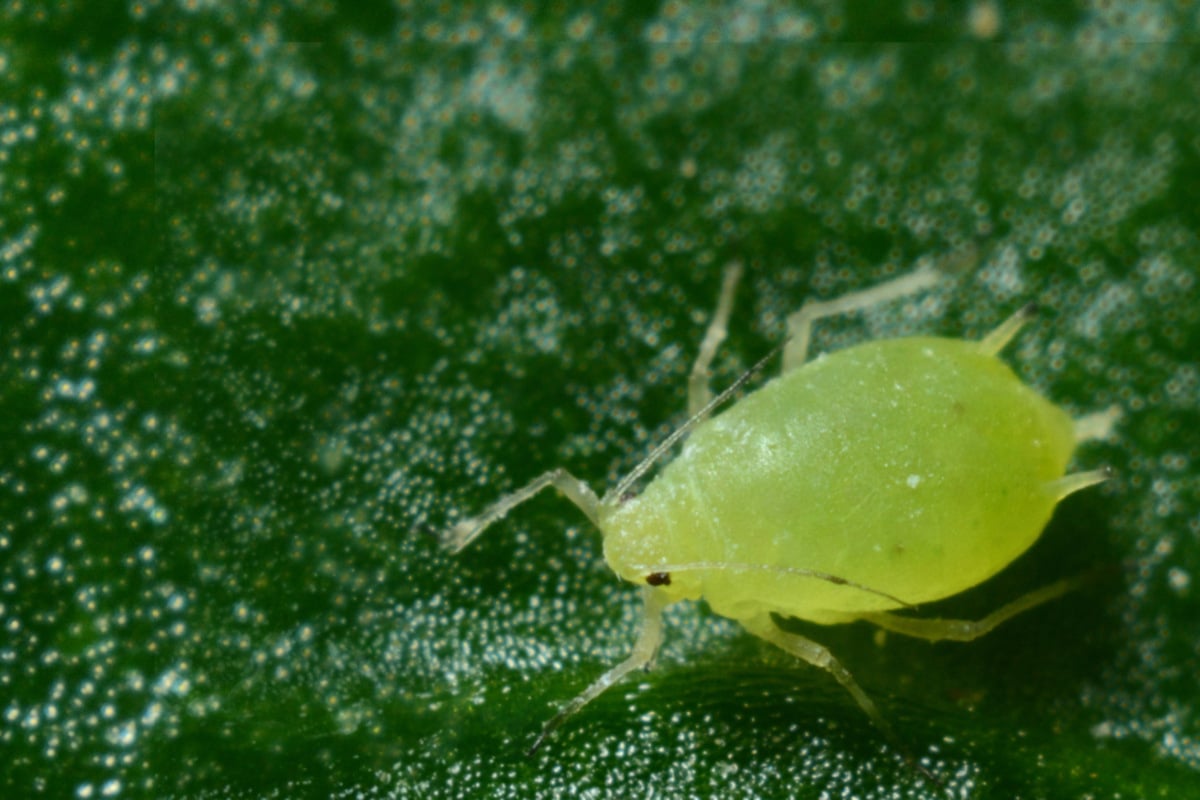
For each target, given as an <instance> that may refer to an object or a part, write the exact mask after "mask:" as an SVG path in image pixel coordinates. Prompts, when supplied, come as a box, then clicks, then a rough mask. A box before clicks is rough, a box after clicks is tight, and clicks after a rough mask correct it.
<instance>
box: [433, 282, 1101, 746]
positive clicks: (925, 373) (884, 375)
mask: <svg viewBox="0 0 1200 800" xmlns="http://www.w3.org/2000/svg"><path fill="white" fill-rule="evenodd" d="M739 275H740V268H739V267H738V266H737V265H734V266H732V267H731V268H730V269H729V270H728V271H727V273H726V276H725V282H724V285H723V287H722V291H721V296H720V300H719V302H718V305H717V311H716V314H715V315H714V317H713V320H712V322H711V323H710V324H709V327H708V330H707V332H706V335H705V337H704V341H703V343H702V345H701V347H700V354H699V356H698V358H697V360H696V363H695V365H694V367H693V369H692V374H691V380H690V382H689V397H688V407H689V412H690V418H689V419H688V421H687V422H686V423H685V424H684V425H683V426H682V427H680V428H679V429H677V430H676V431H675V432H674V433H672V434H671V435H670V436H669V437H668V438H667V439H666V440H665V441H664V442H663V443H662V444H661V445H659V446H658V447H657V448H656V449H655V450H654V452H652V453H651V454H650V456H649V457H648V458H646V459H645V460H644V461H643V462H642V463H641V464H639V465H638V466H637V467H636V468H635V469H634V470H633V472H632V473H630V474H629V475H628V476H627V477H625V478H624V479H623V480H622V481H621V482H620V483H618V484H617V485H616V486H615V487H613V488H612V489H611V490H609V491H608V492H607V493H606V494H605V495H604V497H603V498H597V496H596V495H595V494H594V493H593V492H592V490H591V489H590V488H588V486H587V485H586V484H584V483H583V482H581V481H579V480H577V479H576V478H574V477H572V476H571V475H570V474H569V473H567V472H566V470H563V469H561V468H560V469H556V470H553V471H551V472H548V473H546V474H544V475H542V476H540V477H539V478H537V479H536V480H534V481H532V482H531V483H529V484H528V485H527V486H525V487H524V488H522V489H520V490H518V491H516V492H513V493H512V494H509V495H505V496H504V497H502V498H500V499H499V500H498V501H496V502H495V503H494V504H493V505H491V506H490V507H489V508H487V509H486V510H485V511H484V512H483V513H482V514H480V515H479V516H477V517H473V518H470V519H464V520H462V521H460V522H458V523H457V524H455V525H454V526H453V527H452V528H451V529H450V530H448V531H447V532H446V534H445V536H444V537H443V538H444V540H445V542H446V544H447V545H448V546H449V547H450V548H451V549H452V550H454V551H458V550H460V549H462V548H463V547H465V546H466V545H467V544H468V543H470V542H471V541H472V540H473V539H474V538H475V537H477V536H478V535H479V534H480V533H482V532H483V530H484V529H485V528H487V527H488V526H489V525H491V524H492V523H493V522H496V521H497V520H499V519H501V518H502V517H503V516H504V515H505V514H507V513H508V512H509V511H510V510H511V509H512V508H513V507H514V506H516V505H518V504H520V503H522V502H524V501H525V500H527V499H529V498H530V497H531V496H533V495H534V494H535V493H537V492H538V491H540V490H541V489H543V488H545V487H547V486H554V487H555V488H557V489H558V490H559V491H560V492H562V494H564V495H566V497H567V498H568V499H570V500H571V501H572V502H573V503H575V505H577V506H578V507H579V508H580V509H581V510H582V511H583V512H584V513H585V514H586V515H587V516H588V518H589V519H591V520H592V522H593V523H595V525H596V526H597V527H598V528H599V529H600V531H601V533H602V534H603V536H604V556H605V558H606V559H607V561H608V563H609V565H610V566H611V567H612V568H613V570H614V571H615V572H616V573H617V574H618V575H620V576H621V577H622V578H624V579H625V580H628V581H630V582H632V583H635V584H640V585H641V586H642V597H643V601H644V616H643V621H642V630H641V634H640V635H639V637H638V640H637V643H636V644H635V646H634V649H633V653H632V654H630V656H629V657H628V658H627V659H625V661H623V662H621V663H620V664H618V665H617V666H615V667H613V668H612V669H610V670H609V671H608V672H606V673H605V674H604V675H602V676H601V677H600V679H599V680H597V681H596V682H595V683H593V684H592V685H591V686H590V687H588V688H587V690H585V691H584V692H583V693H582V694H580V695H579V696H578V697H576V698H575V699H573V700H572V701H571V702H569V703H567V704H566V705H565V706H564V707H563V709H562V710H561V711H560V712H559V713H558V714H557V715H556V716H555V717H554V718H553V719H551V720H550V722H549V723H547V725H546V727H545V728H544V730H543V731H542V733H541V735H540V736H539V737H538V738H537V740H536V741H535V743H534V745H533V748H532V749H536V748H537V746H538V745H540V744H541V742H542V741H543V740H544V739H545V737H546V736H547V735H548V734H549V733H550V732H551V731H552V730H554V728H556V727H557V726H558V725H559V724H561V723H562V722H563V721H564V720H565V719H566V718H567V717H569V716H570V715H571V714H573V713H575V712H576V711H578V710H579V709H580V708H582V707H583V706H584V704H586V703H587V702H589V701H590V700H592V699H593V698H595V697H596V696H598V695H599V694H600V693H601V692H603V691H604V690H605V689H607V688H608V687H610V686H612V685H613V684H615V683H616V682H617V681H619V680H620V679H621V678H623V677H624V676H625V675H627V674H629V673H630V672H632V671H633V670H636V669H638V668H640V667H646V666H649V665H650V663H651V662H652V661H653V659H654V656H655V654H656V652H657V651H658V648H659V645H660V643H661V642H662V610H663V608H664V607H665V606H667V605H668V604H670V603H673V602H676V601H678V600H685V599H686V600H693V599H698V598H703V599H704V600H706V601H707V602H708V604H709V605H710V606H711V607H712V609H713V610H714V611H715V612H717V613H718V614H721V615H722V616H725V617H729V618H731V619H735V620H737V621H738V622H740V623H741V624H742V625H743V626H744V627H745V628H746V629H747V630H748V631H750V632H751V633H753V634H755V635H757V636H760V637H762V638H763V639H766V640H767V641H769V642H771V643H773V644H775V645H777V646H779V647H780V648H782V649H783V650H785V651H787V652H789V653H792V654H793V655H795V656H797V657H799V658H801V659H803V660H804V661H807V662H808V663H810V664H813V665H815V666H818V667H821V668H823V669H826V670H828V671H829V672H830V673H832V674H833V676H834V677H835V678H836V679H837V680H838V681H839V682H840V683H841V684H842V685H843V686H844V687H845V688H846V689H847V690H848V691H849V692H850V694H851V695H852V696H853V697H854V699H855V701H856V702H857V703H858V705H859V706H860V707H861V708H862V709H863V710H864V711H865V712H866V713H867V715H868V716H869V717H870V718H871V719H872V720H873V721H874V722H875V724H876V725H877V726H878V727H879V728H880V729H881V730H883V731H884V732H885V733H889V734H890V730H889V728H888V726H887V723H886V722H885V721H884V720H883V718H882V717H881V716H880V714H879V712H878V711H877V710H876V708H875V704H874V703H873V702H872V701H871V699H870V698H869V697H868V696H867V695H866V694H865V693H864V692H863V691H862V689H861V688H859V686H858V684H857V682H856V681H855V680H854V678H853V677H852V676H851V675H850V673H849V672H848V671H847V670H846V669H845V667H843V666H842V665H841V663H840V662H839V661H838V660H837V659H836V658H835V657H834V656H833V655H832V654H831V653H830V652H829V651H828V650H827V649H826V648H825V647H823V646H821V645H820V644H818V643H816V642H814V641H812V640H810V639H808V638H805V637H803V636H800V635H798V634H795V633H791V632H787V631H784V630H782V629H780V628H779V627H778V626H777V625H776V624H775V622H774V620H773V618H772V615H779V616H783V617H798V618H801V619H805V620H810V621H813V622H817V623H823V624H832V623H840V622H850V621H853V620H859V619H862V620H868V621H870V622H872V623H874V624H875V625H877V626H879V627H880V628H883V629H885V630H889V631H894V632H897V633H901V634H905V635H908V636H915V637H920V638H923V639H928V640H930V641H938V640H941V639H953V640H958V641H967V640H970V639H974V638H976V637H978V636H982V635H983V634H985V633H987V632H988V631H990V630H991V629H992V628H994V627H996V626H997V625H999V624H1000V623H1001V622H1003V621H1005V620H1007V619H1009V618H1010V617H1012V616H1014V615H1016V614H1018V613H1020V612H1022V611H1025V610H1028V609H1030V608H1032V607H1034V606H1036V605H1039V604H1041V603H1044V602H1046V601H1048V600H1051V599H1054V598H1056V597H1058V596H1060V595H1062V594H1064V593H1065V592H1067V591H1069V590H1070V589H1072V588H1073V587H1074V586H1075V585H1076V584H1077V582H1078V581H1075V580H1070V579H1067V580H1062V581H1059V582H1057V583H1054V584H1051V585H1050V586H1046V587H1043V588H1042V589H1039V590H1037V591H1034V592H1031V593H1029V594H1027V595H1024V596H1022V597H1020V598H1018V599H1017V600H1015V601H1013V602H1011V603H1009V604H1008V605H1006V606H1004V607H1002V608H1000V609H999V610H997V611H995V612H994V613H992V614H990V615H989V616H987V617H985V618H984V619H982V620H979V621H966V620H947V619H921V618H919V617H914V616H909V615H902V614H896V613H893V612H894V611H895V610H896V609H901V608H904V607H906V606H913V605H916V604H919V603H927V602H931V601H934V600H939V599H941V598H944V597H949V596H951V595H954V594H957V593H959V592H962V591H963V590H965V589H968V588H970V587H972V586H974V585H976V584H978V583H979V582H981V581H983V580H985V579H987V578H989V577H990V576H992V575H994V574H996V573H997V572H999V571H1000V570H1001V569H1002V568H1003V567H1005V566H1006V565H1007V564H1009V563H1010V562H1011V561H1012V560H1013V559H1015V558H1016V557H1017V556H1018V555H1020V554H1021V553H1022V552H1024V551H1025V550H1026V549H1027V548H1028V547H1029V546H1030V545H1031V544H1032V543H1033V542H1034V540H1036V539H1037V537H1038V536H1039V534H1040V533H1041V531H1042V528H1043V527H1045V525H1046V522H1047V521H1048V520H1049V518H1050V515H1051V513H1052V512H1053V510H1054V506H1055V505H1056V504H1057V503H1058V501H1059V500H1061V499H1062V498H1064V497H1066V496H1067V495H1069V494H1071V493H1072V492H1075V491H1078V490H1079V489H1082V488H1084V487H1087V486H1090V485H1092V484H1095V483H1099V482H1100V481H1103V480H1105V479H1106V478H1107V477H1108V476H1109V473H1108V471H1107V470H1104V469H1099V470H1093V471H1088V472H1076V473H1072V474H1066V468H1067V464H1068V462H1069V461H1070V460H1071V455H1072V453H1073V452H1074V450H1075V446H1076V444H1078V443H1079V442H1081V441H1085V440H1088V439H1095V438H1102V437H1105V436H1107V435H1108V433H1109V432H1110V430H1111V428H1112V425H1113V423H1114V422H1115V421H1116V419H1117V417H1118V412H1117V411H1116V409H1110V410H1108V411H1104V412H1099V413H1096V414H1092V415H1089V416H1086V417H1083V418H1082V419H1079V420H1072V419H1071V418H1070V417H1069V416H1068V415H1067V414H1066V412H1064V411H1063V410H1062V409H1060V408H1059V407H1058V406H1056V405H1054V404H1053V403H1051V402H1049V401H1048V400H1046V399H1045V398H1043V397H1041V396H1040V395H1039V394H1038V393H1037V392H1035V391H1034V390H1033V389H1031V388H1030V387H1029V386H1027V385H1026V384H1024V383H1022V382H1021V380H1020V379H1019V378H1018V377H1017V376H1016V375H1015V374H1013V372H1012V370H1010V369H1009V368H1008V367H1007V366H1006V365H1005V364H1004V363H1003V362H1001V361H1000V360H999V359H998V358H997V353H998V352H999V351H1000V349H1001V348H1002V347H1003V346H1004V345H1005V344H1006V343H1007V342H1008V341H1009V340H1010V339H1011V338H1012V337H1013V336H1014V335H1015V334H1016V333H1017V331H1018V330H1019V329H1020V327H1021V326H1022V325H1023V324H1024V323H1025V322H1027V321H1028V320H1029V318H1030V317H1031V316H1032V312H1033V307H1032V306H1026V307H1025V308H1023V309H1022V310H1021V311H1018V312H1017V313H1016V314H1015V315H1014V316H1012V317H1011V318H1010V319H1009V320H1008V321H1006V322H1005V323H1004V324H1002V325H1001V326H1000V327H999V328H997V329H996V330H995V331H993V332H992V333H991V334H989V335H988V336H986V337H984V338H983V339H982V340H981V341H966V340H960V339H945V338H933V337H911V338H901V339H889V340H881V341H873V342H867V343H865V344H861V345H858V346H856V347H850V348H847V349H845V350H841V351H838V352H835V353H833V354H830V355H825V356H822V357H820V358H817V359H816V360H814V361H811V362H808V363H805V358H806V352H807V349H808V339H809V330H810V327H811V325H812V323H813V322H814V321H815V320H817V319H819V318H821V317H825V316H830V315H833V314H839V313H844V312H847V311H854V310H859V309H863V308H866V307H868V306H871V305H874V304H876V303H880V302H884V301H887V300H891V299H894V298H897V297H900V296H903V295H906V294H909V293H912V292H915V291H918V290H921V289H923V288H926V287H928V286H930V285H931V284H933V283H934V282H935V281H936V280H937V279H938V275H937V273H936V272H935V271H934V270H933V269H931V268H928V267H926V268H922V269H918V270H916V271H914V272H911V273H908V274H906V275H902V276H900V277H898V278H895V279H893V280H890V281H888V282H886V283H883V284H880V285H878V286H875V287H873V288H870V289H866V290H863V291H860V292H855V293H853V294H849V295H846V296H844V297H841V298H838V299H835V300H832V301H825V302H816V301H809V302H807V303H805V305H804V306H803V307H802V308H801V309H800V311H798V312H797V313H795V314H793V315H792V316H791V317H789V319H788V338H787V340H786V341H785V344H784V352H783V374H782V375H780V376H779V377H777V378H775V379H774V380H772V381H769V382H768V383H766V384H765V385H763V386H762V387H761V388H759V389H757V390H755V391H753V392H751V393H749V394H747V395H746V396H745V397H743V398H741V399H740V400H738V401H737V402H735V403H733V404H732V405H730V406H729V408H727V409H726V410H724V411H722V412H721V413H720V414H716V415H714V416H711V418H710V413H711V412H712V411H713V409H714V408H715V407H716V406H718V405H720V404H721V403H722V402H723V401H724V400H726V399H727V398H728V397H729V396H730V395H731V394H732V393H733V392H734V391H735V390H737V389H738V388H739V387H740V385H741V384H743V383H744V382H745V380H746V378H747V377H748V376H749V375H750V373H747V375H745V376H743V378H742V379H740V380H739V381H738V382H737V383H735V384H734V386H732V387H730V388H729V389H727V390H726V391H725V392H723V393H721V394H720V395H719V396H717V397H715V398H713V397H712V396H711V393H710V391H709V388H708V377H709V365H710V364H711V362H712V358H713V356H714V354H715V352H716V349H717V347H718V346H719V345H720V343H721V341H723V340H724V338H725V333H726V325H727V322H728V318H729V314H730V310H731V308H732V302H733V294H734V289H735V287H736V284H737V281H738V278H739ZM684 437H686V440H685V441H684V443H683V447H682V450H681V452H680V453H679V454H678V455H677V456H676V457H675V458H674V459H673V460H672V461H671V462H670V463H669V464H667V466H666V467H665V468H664V469H663V470H662V472H661V473H660V474H659V475H658V476H657V477H655V478H654V479H653V480H652V481H650V483H649V484H648V485H646V487H645V488H644V490H643V491H641V493H640V494H635V493H634V491H633V487H634V486H635V484H636V483H637V481H638V480H639V479H640V478H641V477H642V476H643V475H644V474H645V473H646V472H647V471H648V470H649V469H650V468H651V467H652V466H653V465H654V464H655V463H656V462H657V461H658V460H659V459H661V458H662V457H663V455H665V454H666V453H667V452H669V451H670V450H671V449H672V448H673V447H674V446H675V444H677V443H678V442H679V441H680V440H683V439H684Z"/></svg>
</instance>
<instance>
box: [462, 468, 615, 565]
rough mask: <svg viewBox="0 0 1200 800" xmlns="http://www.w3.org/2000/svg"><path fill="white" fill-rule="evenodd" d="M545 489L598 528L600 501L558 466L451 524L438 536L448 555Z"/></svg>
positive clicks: (586, 487) (581, 482) (585, 485)
mask: <svg viewBox="0 0 1200 800" xmlns="http://www.w3.org/2000/svg"><path fill="white" fill-rule="evenodd" d="M547 486H553V487H554V488H555V489H558V490H559V491H560V492H562V493H563V494H564V495H566V497H567V499H568V500H570V501H571V502H572V503H574V504H575V505H576V506H578V507H579V510H581V511H582V512H583V513H584V514H587V517H588V519H590V520H591V521H592V522H593V523H594V524H596V525H599V516H600V515H599V512H598V509H599V507H600V501H599V499H597V497H596V494H595V492H593V491H592V490H591V489H590V488H588V485H587V484H586V483H584V482H583V481H581V480H579V479H578V478H576V477H575V476H573V475H572V474H571V473H569V472H567V471H566V470H565V469H563V468H562V467H559V468H558V469H552V470H550V471H549V472H545V473H542V474H541V475H539V476H538V477H536V478H534V479H533V480H532V481H530V482H529V483H527V484H525V485H524V486H522V487H521V488H520V489H517V490H516V491H515V492H511V493H510V494H506V495H504V496H503V497H501V498H500V499H499V500H496V501H495V502H494V503H492V504H491V505H490V506H488V507H487V508H485V509H484V510H483V512H482V513H480V514H478V515H476V516H474V517H468V518H467V519H463V520H459V521H458V522H456V523H454V525H453V526H451V527H450V529H449V530H446V531H444V532H443V533H442V535H441V536H440V537H439V538H440V539H441V540H442V544H443V545H445V547H446V548H448V549H449V550H450V552H452V553H457V552H458V551H459V550H462V549H463V548H464V547H466V546H467V545H469V544H470V543H471V542H473V541H475V539H476V538H477V537H478V536H479V534H481V533H483V532H484V530H486V529H487V527H488V526H489V525H491V524H492V523H493V522H496V521H497V520H500V519H503V518H504V516H505V515H506V514H508V512H509V511H512V510H513V508H514V507H516V506H519V505H520V504H521V503H524V502H525V501H526V500H528V499H529V498H531V497H533V496H534V495H535V494H537V493H538V492H540V491H541V490H542V489H545V488H546V487H547Z"/></svg>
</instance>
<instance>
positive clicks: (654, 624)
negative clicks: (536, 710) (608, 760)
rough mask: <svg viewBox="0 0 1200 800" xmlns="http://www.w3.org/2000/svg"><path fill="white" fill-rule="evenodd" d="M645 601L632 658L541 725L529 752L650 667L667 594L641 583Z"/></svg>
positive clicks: (661, 637)
mask: <svg viewBox="0 0 1200 800" xmlns="http://www.w3.org/2000/svg"><path fill="white" fill-rule="evenodd" d="M642 604H643V605H642V632H641V633H640V634H638V638H637V643H636V644H635V645H634V646H633V652H632V653H630V654H629V658H627V659H625V660H624V661H622V662H621V663H620V664H617V665H616V666H615V667H613V668H612V669H610V670H609V671H608V672H606V673H604V674H603V675H601V676H600V677H599V679H597V680H596V682H595V683H593V684H592V685H591V686H589V687H588V688H587V689H585V690H584V691H583V692H582V693H581V694H580V695H579V696H577V697H575V698H574V699H573V700H571V702H569V703H567V704H566V705H565V706H563V707H562V709H561V710H559V712H558V713H557V714H555V715H554V716H553V717H552V718H551V719H550V721H549V722H547V723H546V727H544V728H542V732H541V733H540V734H538V737H537V739H535V740H534V742H533V745H532V746H530V748H529V750H528V752H529V753H530V754H532V753H534V752H535V751H536V750H537V749H538V748H539V747H541V746H542V742H544V741H546V737H547V736H549V735H550V734H551V733H553V732H554V731H555V729H557V728H558V726H560V725H562V724H563V723H564V722H566V721H567V719H568V718H570V717H571V716H572V715H574V714H575V713H576V712H577V711H579V709H581V708H583V707H584V706H585V705H587V704H588V703H590V702H591V701H593V700H595V699H596V698H597V697H599V696H600V694H601V693H603V692H604V690H605V689H607V688H609V687H610V686H613V685H614V684H616V683H617V682H619V681H620V680H621V679H622V678H624V677H625V676H626V675H628V674H629V673H631V672H633V671H634V670H637V669H641V668H643V667H647V668H648V667H649V666H650V664H651V663H653V661H654V657H655V656H656V655H657V654H658V648H659V646H660V645H661V644H662V640H663V625H662V612H663V609H664V608H665V607H666V605H667V603H666V598H665V596H664V595H663V594H662V593H661V592H658V591H656V590H654V589H651V588H650V587H648V586H645V587H642Z"/></svg>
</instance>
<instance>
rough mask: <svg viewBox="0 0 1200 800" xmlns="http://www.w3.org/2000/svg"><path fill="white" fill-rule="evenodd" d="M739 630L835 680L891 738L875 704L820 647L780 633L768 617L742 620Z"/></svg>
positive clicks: (852, 677)
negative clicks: (763, 640) (826, 673)
mask: <svg viewBox="0 0 1200 800" xmlns="http://www.w3.org/2000/svg"><path fill="white" fill-rule="evenodd" d="M742 626H743V627H744V628H745V629H746V630H748V631H750V632H751V633H753V634H754V635H755V636H757V637H759V638H761V639H765V640H767V641H768V642H770V643H771V644H773V645H775V646H776V647H778V648H779V649H781V650H783V651H784V652H787V653H791V654H792V655H794V656H795V657H796V658H798V659H800V660H801V661H806V662H808V663H809V664H812V665H813V666H814V667H820V668H821V669H823V670H825V671H827V672H829V673H830V674H831V675H833V677H834V678H836V679H837V682H838V683H840V684H841V685H842V686H843V687H845V689H846V691H848V692H849V693H850V696H851V697H853V698H854V702H856V703H858V707H859V708H861V709H862V710H863V711H865V712H866V714H867V716H868V717H870V718H871V722H874V723H875V726H876V727H878V728H879V729H880V730H881V731H883V732H884V733H885V734H887V735H888V736H894V735H895V734H893V733H892V729H891V727H890V726H889V725H888V724H887V722H886V721H885V720H884V719H883V717H882V716H881V715H880V713H879V709H877V708H876V707H875V703H874V702H873V701H872V700H871V698H870V697H867V693H866V692H864V691H863V690H862V687H860V686H859V685H858V681H856V680H854V676H852V675H851V674H850V671H849V670H847V669H846V668H845V667H843V666H842V662H840V661H838V660H837V659H836V658H834V657H833V653H831V652H829V650H828V649H827V648H826V647H825V646H824V645H820V644H817V643H816V642H814V641H813V640H812V639H806V638H805V637H803V636H801V635H799V634H796V633H788V632H787V631H784V630H782V629H780V627H779V626H778V625H776V624H775V621H774V620H772V619H771V616H770V615H769V614H764V615H760V616H757V617H753V618H751V619H748V620H742Z"/></svg>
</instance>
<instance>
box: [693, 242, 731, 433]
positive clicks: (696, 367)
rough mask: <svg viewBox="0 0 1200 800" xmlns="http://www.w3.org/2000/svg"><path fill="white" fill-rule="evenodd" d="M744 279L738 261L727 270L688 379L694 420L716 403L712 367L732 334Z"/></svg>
mask: <svg viewBox="0 0 1200 800" xmlns="http://www.w3.org/2000/svg"><path fill="white" fill-rule="evenodd" d="M741 276H742V264H741V262H740V261H734V262H733V263H732V264H730V265H729V266H728V267H726V268H725V278H724V280H722V282H721V294H720V296H719V297H718V298H717V310H716V311H715V312H713V315H712V319H711V320H709V322H708V329H707V330H705V332H704V340H703V341H702V342H701V343H700V352H699V353H697V354H696V363H694V364H693V365H692V373H691V375H690V377H689V378H688V416H689V417H694V416H696V415H697V414H699V413H700V412H701V411H703V410H704V407H705V406H706V405H708V402H709V401H710V400H712V389H710V388H709V385H708V382H709V379H710V378H712V372H711V371H710V369H709V368H710V367H711V366H712V361H713V357H714V356H715V355H716V353H717V348H718V347H720V346H721V342H723V341H725V336H726V335H727V334H728V332H729V314H730V312H731V311H732V310H733V295H734V292H735V291H736V290H737V284H738V279H739V278H741Z"/></svg>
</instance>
